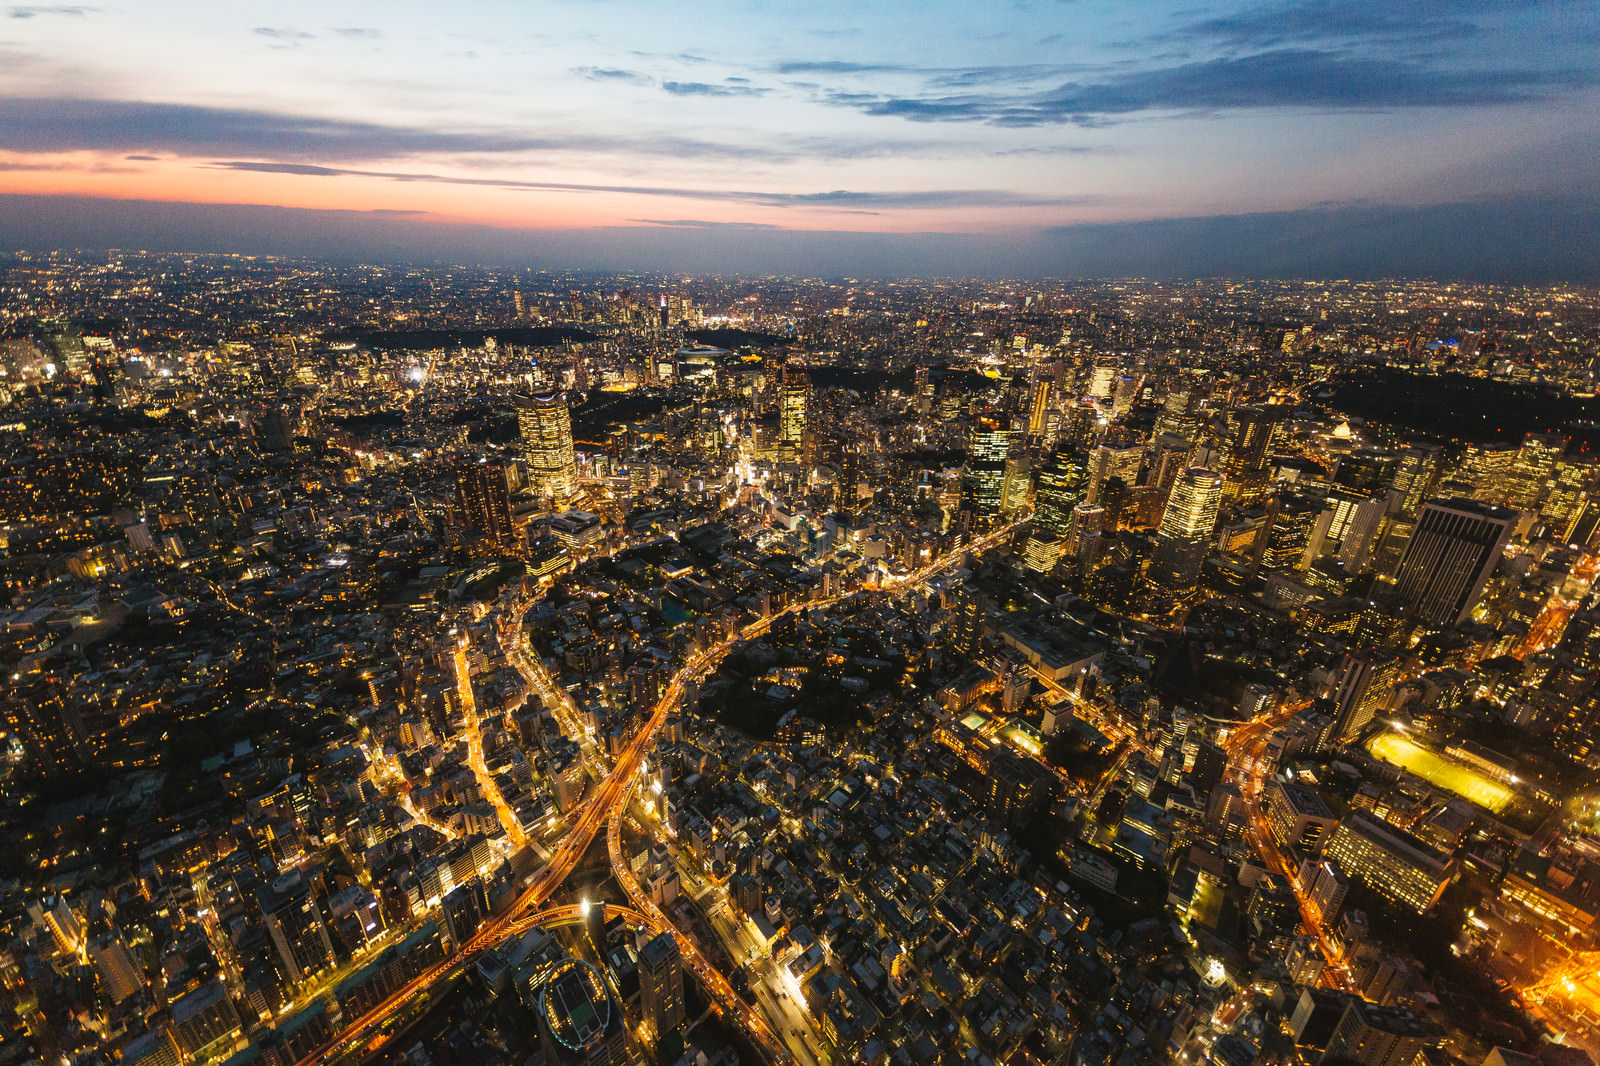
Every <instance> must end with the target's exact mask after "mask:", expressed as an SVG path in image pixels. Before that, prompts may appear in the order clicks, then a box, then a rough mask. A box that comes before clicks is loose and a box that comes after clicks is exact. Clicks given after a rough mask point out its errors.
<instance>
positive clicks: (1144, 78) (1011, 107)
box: [822, 48, 1595, 126]
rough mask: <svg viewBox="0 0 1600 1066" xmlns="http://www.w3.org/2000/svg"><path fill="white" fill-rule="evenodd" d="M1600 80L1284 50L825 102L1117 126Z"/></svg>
mask: <svg viewBox="0 0 1600 1066" xmlns="http://www.w3.org/2000/svg"><path fill="white" fill-rule="evenodd" d="M1594 80H1595V79H1594V78H1593V77H1592V76H1590V75H1588V74H1584V73H1581V72H1576V71H1559V72H1556V71H1540V70H1530V69H1500V70H1439V69H1432V68H1428V67H1425V66H1423V65H1421V64H1417V63H1409V62H1404V61H1399V60H1390V59H1375V58H1370V59H1369V58H1361V57H1357V56H1352V55H1347V54H1339V53H1334V52H1328V51H1321V50H1317V49H1305V48H1281V49H1276V50H1273V51H1269V52H1261V53H1258V54H1255V55H1248V56H1240V57H1224V58H1218V59H1210V60H1204V61H1198V62H1190V63H1183V64H1179V65H1176V66H1170V67H1164V68H1158V69H1154V70H1145V71H1136V72H1130V73H1128V74H1123V75H1116V76H1111V77H1106V78H1103V79H1101V80H1099V81H1093V82H1066V83H1064V84H1062V85H1060V86H1058V87H1057V88H1054V89H1051V90H1047V91H1043V92H1027V93H995V92H970V93H956V94H941V95H921V96H889V95H883V94H863V93H846V92H839V91H833V92H829V93H826V94H824V96H823V98H822V99H823V101H824V102H825V103H830V104H833V105H835V106H839V107H848V108H854V109H856V110H859V111H862V112H864V113H866V114H869V115H878V116H893V117H899V118H905V119H910V120H912V121H916V122H986V123H991V124H994V125H1000V126H1042V125H1051V124H1059V123H1073V124H1077V125H1085V126H1092V125H1098V124H1101V123H1103V122H1104V121H1106V120H1107V119H1108V117H1113V116H1120V115H1127V114H1132V113H1135V112H1140V111H1150V110H1168V109H1175V110H1186V111H1197V110H1198V111H1219V110H1232V109H1245V108H1288V107H1302V108H1321V109H1335V110H1377V109H1393V108H1414V107H1469V106H1482V105H1489V104H1505V103H1518V102H1523V101H1528V100H1537V99H1541V98H1543V97H1545V96H1548V95H1550V94H1551V93H1554V92H1556V91H1558V90H1560V89H1564V88H1576V87H1581V86H1584V85H1588V84H1593V82H1594Z"/></svg>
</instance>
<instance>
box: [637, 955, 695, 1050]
mask: <svg viewBox="0 0 1600 1066" xmlns="http://www.w3.org/2000/svg"><path fill="white" fill-rule="evenodd" d="M639 1012H640V1013H641V1014H642V1015H643V1016H644V1023H645V1025H646V1026H647V1027H648V1031H649V1032H650V1033H652V1034H654V1035H655V1036H656V1037H657V1038H659V1037H660V1036H661V1034H663V1033H669V1032H671V1031H672V1030H674V1029H676V1028H677V1027H678V1026H680V1025H682V1024H683V1019H684V1007H683V959H682V957H681V955H680V954H679V952H678V942H677V941H676V940H674V939H673V937H672V934H671V933H658V934H656V936H655V937H653V938H652V939H651V940H650V941H648V942H647V943H646V944H645V946H644V948H643V950H641V951H640V952H639Z"/></svg>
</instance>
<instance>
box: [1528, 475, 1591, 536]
mask: <svg viewBox="0 0 1600 1066" xmlns="http://www.w3.org/2000/svg"><path fill="white" fill-rule="evenodd" d="M1594 484H1595V467H1594V464H1593V463H1589V462H1582V461H1578V460H1574V459H1565V460H1562V461H1561V462H1559V463H1557V464H1556V469H1555V473H1554V474H1553V475H1552V476H1551V479H1550V491H1549V492H1548V493H1547V494H1546V495H1545V498H1544V504H1543V505H1542V506H1541V507H1540V508H1539V517H1540V519H1541V520H1542V521H1543V522H1544V528H1545V532H1546V535H1547V536H1549V537H1550V539H1551V540H1553V541H1555V542H1556V543H1558V544H1574V543H1577V542H1578V538H1579V530H1580V528H1581V527H1582V526H1585V525H1592V519H1591V522H1589V523H1585V522H1584V517H1585V515H1586V514H1588V515H1590V516H1592V515H1593V513H1594V507H1593V504H1592V503H1591V494H1592V493H1593V492H1594Z"/></svg>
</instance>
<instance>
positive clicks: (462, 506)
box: [452, 455, 516, 542]
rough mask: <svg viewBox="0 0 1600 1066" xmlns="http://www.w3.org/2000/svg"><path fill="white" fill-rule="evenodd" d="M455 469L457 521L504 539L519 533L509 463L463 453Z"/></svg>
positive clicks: (499, 539) (463, 526)
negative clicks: (507, 464) (512, 514)
mask: <svg viewBox="0 0 1600 1066" xmlns="http://www.w3.org/2000/svg"><path fill="white" fill-rule="evenodd" d="M452 471H453V474H454V477H455V483H456V521H457V522H458V523H459V524H460V525H461V527H462V528H463V529H471V530H476V531H477V532H479V533H482V534H484V535H485V536H488V537H492V538H494V539H495V540H498V541H501V542H505V541H509V540H511V539H512V538H513V537H514V536H516V526H515V525H514V524H513V522H512V520H511V495H510V492H509V490H508V485H509V483H508V481H507V479H506V467H505V464H504V463H502V462H500V461H498V460H495V461H490V460H489V459H485V458H482V457H479V456H472V455H463V456H459V457H457V459H456V460H455V463H454V465H453V467H452Z"/></svg>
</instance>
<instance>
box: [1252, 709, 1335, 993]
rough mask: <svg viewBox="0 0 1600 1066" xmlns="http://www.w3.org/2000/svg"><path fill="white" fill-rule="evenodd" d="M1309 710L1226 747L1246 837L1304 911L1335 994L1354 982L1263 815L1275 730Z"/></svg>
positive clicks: (1281, 712) (1266, 721)
mask: <svg viewBox="0 0 1600 1066" xmlns="http://www.w3.org/2000/svg"><path fill="white" fill-rule="evenodd" d="M1309 706H1310V703H1309V702H1303V703H1297V704H1292V705H1290V706H1288V707H1282V708H1280V709H1278V710H1276V711H1269V712H1268V713H1266V714H1262V715H1257V716H1256V717H1255V718H1252V719H1250V720H1249V721H1248V722H1245V723H1244V724H1243V725H1241V726H1239V727H1238V728H1237V729H1235V730H1234V731H1233V732H1232V733H1231V734H1230V735H1229V736H1228V740H1227V743H1226V745H1225V747H1226V748H1227V751H1228V756H1229V765H1230V767H1231V768H1232V769H1233V770H1234V773H1235V774H1236V776H1237V780H1238V782H1239V794H1240V796H1241V797H1243V799H1244V805H1245V812H1246V814H1247V816H1248V818H1249V823H1250V824H1249V827H1248V828H1247V829H1246V831H1245V838H1246V839H1247V840H1248V841H1249V842H1250V846H1251V847H1253V848H1255V850H1256V853H1257V854H1258V855H1260V856H1261V858H1262V860H1263V861H1264V862H1265V863H1266V864H1267V868H1268V869H1269V870H1271V871H1272V872H1273V873H1275V874H1277V875H1278V876H1279V877H1281V878H1283V880H1284V882H1285V883H1286V884H1287V885H1288V886H1289V890H1290V891H1291V892H1293V893H1294V898H1295V902H1296V903H1297V904H1298V905H1299V908H1300V922H1301V924H1302V925H1303V926H1304V927H1305V929H1306V931H1307V932H1309V933H1310V934H1311V935H1312V936H1313V937H1314V938H1315V939H1316V941H1317V947H1318V948H1319V949H1320V950H1321V952H1322V956H1323V958H1324V959H1326V960H1327V966H1326V967H1325V968H1324V969H1323V971H1322V983H1323V984H1325V985H1327V986H1328V987H1330V988H1338V989H1347V988H1348V987H1349V978H1348V976H1347V975H1346V971H1345V966H1344V962H1343V957H1342V955H1341V953H1340V951H1339V947H1338V945H1337V944H1335V943H1334V942H1333V940H1332V939H1331V938H1330V937H1329V936H1328V932H1327V929H1326V928H1324V926H1323V924H1322V916H1321V915H1319V914H1318V913H1317V911H1316V909H1315V908H1313V907H1312V906H1311V902H1310V900H1309V899H1308V898H1307V896H1306V895H1305V893H1304V892H1302V891H1301V889H1300V883H1299V870H1298V869H1296V868H1295V866H1294V865H1293V864H1292V863H1291V862H1290V861H1289V857H1288V856H1287V855H1285V854H1284V853H1283V852H1282V851H1281V850H1280V849H1279V848H1278V845H1277V842H1276V841H1274V840H1273V839H1272V832H1271V830H1270V829H1269V828H1268V827H1267V820H1266V818H1265V816H1264V815H1263V814H1262V812H1261V794H1262V792H1263V791H1264V790H1265V788H1266V762H1265V757H1266V748H1267V740H1268V739H1269V738H1270V737H1271V736H1272V732H1273V730H1275V729H1277V728H1278V727H1279V726H1281V725H1283V724H1284V723H1285V722H1287V721H1289V720H1290V719H1291V718H1293V717H1294V716H1295V715H1297V714H1299V713H1300V712H1301V711H1303V710H1305V709H1306V708H1307V707H1309Z"/></svg>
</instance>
